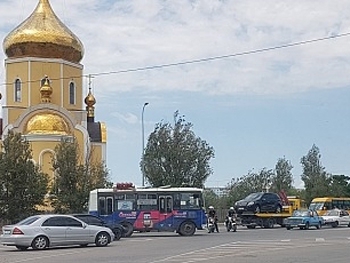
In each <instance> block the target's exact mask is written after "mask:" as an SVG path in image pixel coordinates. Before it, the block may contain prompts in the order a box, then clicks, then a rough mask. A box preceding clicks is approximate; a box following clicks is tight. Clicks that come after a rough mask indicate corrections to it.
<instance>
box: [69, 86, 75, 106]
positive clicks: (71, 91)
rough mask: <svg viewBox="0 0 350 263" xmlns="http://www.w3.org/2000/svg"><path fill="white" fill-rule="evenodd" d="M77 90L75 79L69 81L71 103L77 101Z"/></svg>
mask: <svg viewBox="0 0 350 263" xmlns="http://www.w3.org/2000/svg"><path fill="white" fill-rule="evenodd" d="M75 91H76V88H75V84H74V82H73V81H71V82H70V83H69V104H75V102H76V98H75V96H76V94H75V93H76V92H75Z"/></svg>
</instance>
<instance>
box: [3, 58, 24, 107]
mask: <svg viewBox="0 0 350 263" xmlns="http://www.w3.org/2000/svg"><path fill="white" fill-rule="evenodd" d="M17 78H19V79H20V81H21V84H22V85H21V87H22V93H21V101H19V102H16V101H15V80H16V79H17ZM27 79H28V63H23V62H21V63H19V62H17V63H8V64H6V81H7V82H8V83H9V84H7V85H6V103H7V105H8V106H16V107H28V96H29V92H28V91H29V89H28V86H29V83H28V81H27Z"/></svg>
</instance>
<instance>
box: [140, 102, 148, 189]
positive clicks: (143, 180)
mask: <svg viewBox="0 0 350 263" xmlns="http://www.w3.org/2000/svg"><path fill="white" fill-rule="evenodd" d="M148 104H149V103H148V102H145V103H144V104H143V107H142V114H141V123H142V167H141V168H142V186H145V165H144V156H145V127H144V124H143V114H144V112H145V107H146V106H147V105H148Z"/></svg>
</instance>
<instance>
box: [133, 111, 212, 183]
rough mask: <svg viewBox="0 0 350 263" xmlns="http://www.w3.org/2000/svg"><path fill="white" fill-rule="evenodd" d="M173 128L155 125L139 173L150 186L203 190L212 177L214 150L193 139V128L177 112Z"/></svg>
mask: <svg viewBox="0 0 350 263" xmlns="http://www.w3.org/2000/svg"><path fill="white" fill-rule="evenodd" d="M174 121H175V124H174V126H172V125H171V124H169V123H162V122H161V123H158V124H157V125H156V128H155V130H154V131H153V132H152V133H151V135H150V136H149V138H148V142H147V146H146V148H145V154H144V156H143V158H142V160H141V162H140V167H141V171H142V172H143V173H144V177H145V178H146V179H147V181H148V183H149V184H150V185H152V186H155V187H157V186H162V185H171V186H174V187H175V186H178V187H179V186H184V185H186V186H196V187H203V186H204V183H205V181H206V180H207V178H208V177H209V175H210V174H212V169H211V168H210V165H209V162H210V159H211V158H213V157H214V150H213V148H212V147H210V146H209V145H208V143H207V142H206V141H204V140H202V139H201V138H199V137H196V135H195V134H194V132H193V131H192V127H193V125H192V124H191V123H189V122H186V121H185V119H184V116H180V115H179V113H178V112H177V111H176V112H175V114H174Z"/></svg>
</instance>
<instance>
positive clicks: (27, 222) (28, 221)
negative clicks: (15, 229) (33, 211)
mask: <svg viewBox="0 0 350 263" xmlns="http://www.w3.org/2000/svg"><path fill="white" fill-rule="evenodd" d="M39 218H40V217H39V216H30V217H27V218H26V219H23V220H22V221H20V222H18V223H17V225H31V224H33V223H34V222H35V221H36V220H38V219H39Z"/></svg>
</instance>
